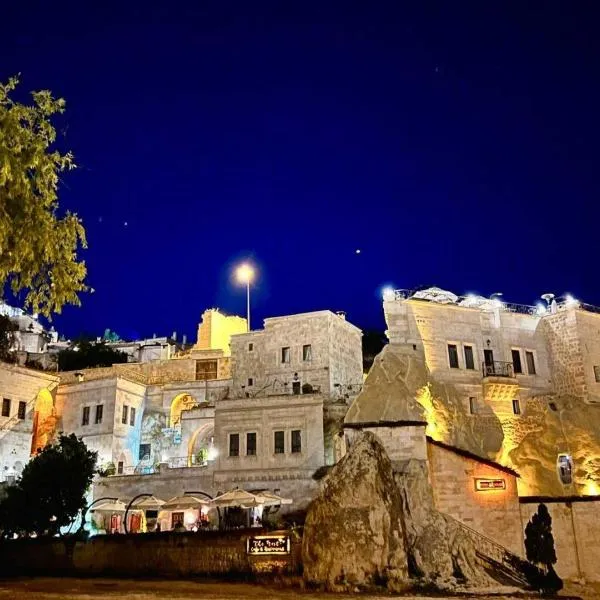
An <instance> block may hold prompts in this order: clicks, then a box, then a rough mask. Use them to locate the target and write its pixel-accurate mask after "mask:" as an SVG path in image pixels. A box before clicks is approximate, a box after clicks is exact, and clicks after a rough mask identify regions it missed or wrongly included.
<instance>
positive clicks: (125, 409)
mask: <svg viewBox="0 0 600 600" xmlns="http://www.w3.org/2000/svg"><path fill="white" fill-rule="evenodd" d="M128 414H129V406H127V404H123V414H122V415H121V423H123V425H127V415H128Z"/></svg>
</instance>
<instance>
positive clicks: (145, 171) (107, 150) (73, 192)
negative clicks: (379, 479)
mask: <svg viewBox="0 0 600 600" xmlns="http://www.w3.org/2000/svg"><path fill="white" fill-rule="evenodd" d="M596 10H597V9H596V8H595V3H593V2H587V3H586V2H583V1H581V2H572V1H565V2H560V3H559V2H550V1H544V2H542V1H540V2H522V1H515V2H481V1H478V2H448V1H445V2H440V3H430V2H424V1H423V2H422V1H413V2H406V3H405V2H401V1H400V0H397V1H393V2H360V3H358V2H355V3H354V2H350V1H348V2H343V3H333V2H326V1H321V2H318V3H317V2H315V3H311V2H291V1H290V2H285V1H284V2H273V3H264V2H259V1H252V2H251V1H248V0H243V1H239V2H227V1H225V0H219V1H216V2H204V1H201V0H190V1H189V2H177V1H176V0H171V1H169V2H148V1H146V2H134V1H130V0H127V1H125V0H121V1H120V2H118V3H116V2H111V1H105V2H81V1H79V2H77V3H75V2H48V1H46V0H45V1H43V2H42V1H37V2H36V1H30V2H16V1H15V2H5V3H2V9H1V14H0V22H1V30H2V33H1V35H0V78H1V79H2V80H6V79H7V78H8V77H9V76H10V75H14V74H16V73H19V72H20V73H21V80H22V86H21V88H22V90H23V91H30V90H33V89H41V88H47V89H51V90H52V91H53V92H54V93H55V94H56V95H59V96H62V97H64V98H65V99H66V100H67V113H66V114H65V115H64V118H61V120H60V123H59V125H60V129H61V131H62V132H63V133H64V136H65V137H64V138H61V142H60V143H61V144H64V146H65V147H66V148H70V149H71V150H72V151H73V152H74V154H75V156H76V160H77V162H78V164H79V165H80V169H78V170H77V171H76V172H74V173H70V174H68V175H67V176H66V177H65V180H64V186H63V187H62V189H61V192H60V194H61V203H62V206H63V207H64V208H70V209H72V210H75V211H77V212H78V213H79V214H80V216H81V217H82V218H83V220H84V224H85V226H86V228H87V232H88V242H89V249H88V250H87V251H86V252H85V254H84V256H85V259H86V261H87V264H88V281H89V284H90V285H92V286H93V287H94V288H95V289H96V292H95V294H93V295H84V296H83V297H82V302H83V305H82V307H81V308H72V307H69V308H67V309H65V310H64V312H63V314H62V315H60V316H59V317H57V318H56V326H57V328H58V329H59V331H61V332H64V333H66V334H67V335H68V336H75V335H77V334H78V333H80V332H90V333H101V332H102V331H103V330H104V329H105V328H107V327H108V328H111V329H113V330H116V331H117V332H118V333H120V334H121V335H122V336H123V337H131V336H134V335H152V334H153V333H156V334H158V335H166V334H170V333H171V332H172V331H174V330H175V331H177V332H178V333H179V335H181V333H187V334H188V337H192V338H193V339H195V328H196V325H197V323H198V320H199V318H200V315H201V313H202V311H203V310H204V309H205V308H209V307H213V306H218V307H220V308H222V309H224V310H225V311H227V312H234V313H238V314H243V313H244V310H245V295H244V289H243V288H241V287H239V286H237V285H235V284H234V283H232V281H231V269H232V265H233V264H235V263H236V261H238V260H239V259H243V258H246V257H251V258H252V259H253V260H254V261H255V263H256V265H257V266H258V269H259V278H258V280H257V282H256V286H255V287H254V289H253V325H254V327H257V326H258V325H259V324H260V322H261V321H262V319H263V318H264V317H267V316H275V315H282V314H290V313H294V312H304V311H310V310H319V309H326V308H329V309H332V310H344V311H347V313H348V318H349V320H351V321H352V322H353V323H355V324H357V325H359V326H360V327H363V328H370V327H381V328H383V326H384V325H383V318H382V308H381V300H380V292H381V288H382V286H383V285H385V284H393V285H394V286H396V287H403V288H412V287H415V286H419V285H438V286H441V287H445V288H447V289H451V290H452V291H454V292H456V293H465V292H469V291H475V292H479V293H482V294H484V295H489V294H491V293H494V292H503V293H504V297H505V298H506V299H507V300H511V301H514V302H521V303H525V304H533V303H534V302H535V301H536V300H537V299H538V298H539V295H540V294H542V293H544V292H554V293H557V294H561V293H563V292H566V291H568V292H571V293H572V294H573V295H574V296H576V297H577V298H581V299H582V300H585V301H587V302H590V303H596V304H600V284H599V283H598V264H599V261H598V258H599V256H598V244H597V241H596V240H597V231H598V227H599V218H600V209H599V204H598V197H599V192H600V184H599V180H598V162H599V159H600V150H599V142H598V140H599V139H600V118H599V114H600V86H599V75H600V36H598V34H597V24H598V16H599V15H598V14H597V12H596ZM357 249H360V251H361V252H360V254H357V253H356V250H357Z"/></svg>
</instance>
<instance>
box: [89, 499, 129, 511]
mask: <svg viewBox="0 0 600 600" xmlns="http://www.w3.org/2000/svg"><path fill="white" fill-rule="evenodd" d="M126 508H127V505H126V504H125V502H121V500H108V499H107V500H103V501H101V502H98V504H94V506H92V508H90V512H94V511H96V510H97V511H104V512H113V513H114V512H125V509H126Z"/></svg>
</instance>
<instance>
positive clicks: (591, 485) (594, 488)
mask: <svg viewBox="0 0 600 600" xmlns="http://www.w3.org/2000/svg"><path fill="white" fill-rule="evenodd" d="M583 493H584V494H585V495H586V496H600V487H599V486H598V484H597V483H596V482H595V481H593V480H592V479H588V480H587V483H586V484H585V488H584V491H583Z"/></svg>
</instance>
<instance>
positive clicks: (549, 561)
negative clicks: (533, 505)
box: [525, 504, 562, 593]
mask: <svg viewBox="0 0 600 600" xmlns="http://www.w3.org/2000/svg"><path fill="white" fill-rule="evenodd" d="M525 552H526V554H527V560H528V561H529V562H531V563H533V564H534V565H536V566H538V567H539V566H541V568H542V574H541V576H540V577H538V578H537V580H536V581H535V582H533V583H534V584H535V587H537V588H538V589H539V590H542V591H544V592H546V593H553V592H556V591H558V590H560V589H561V588H562V581H561V579H560V577H559V576H558V575H557V574H556V572H555V571H554V567H553V566H552V565H554V564H556V551H555V549H554V536H553V535H552V517H551V516H550V513H549V512H548V508H547V507H546V505H545V504H540V505H539V506H538V509H537V512H536V513H535V514H534V515H533V516H532V517H531V520H530V521H529V523H527V525H526V527H525Z"/></svg>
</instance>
